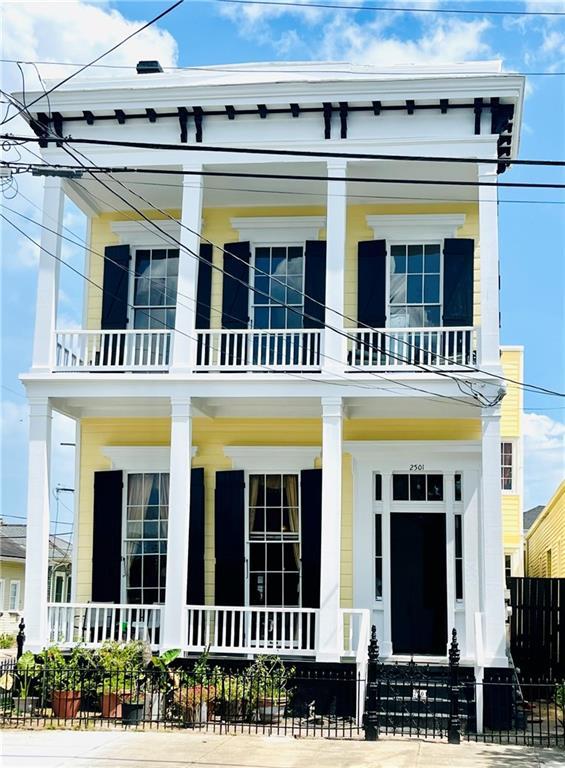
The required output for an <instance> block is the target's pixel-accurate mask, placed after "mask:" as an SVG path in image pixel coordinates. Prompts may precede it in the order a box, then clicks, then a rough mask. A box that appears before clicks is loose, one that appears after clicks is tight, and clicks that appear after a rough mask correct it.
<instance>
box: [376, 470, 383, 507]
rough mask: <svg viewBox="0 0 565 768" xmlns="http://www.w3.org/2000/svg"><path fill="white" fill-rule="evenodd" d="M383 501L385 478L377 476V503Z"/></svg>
mask: <svg viewBox="0 0 565 768" xmlns="http://www.w3.org/2000/svg"><path fill="white" fill-rule="evenodd" d="M382 500H383V478H382V475H375V501H382Z"/></svg>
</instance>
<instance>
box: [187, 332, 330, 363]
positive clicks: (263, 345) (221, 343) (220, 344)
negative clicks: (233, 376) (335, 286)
mask: <svg viewBox="0 0 565 768" xmlns="http://www.w3.org/2000/svg"><path fill="white" fill-rule="evenodd" d="M320 349H321V331H320V330H317V329H315V328H305V329H296V330H290V329H277V330H270V329H266V330H263V329H257V328H255V329H243V330H225V329H217V330H216V329H214V330H205V331H198V345H197V352H196V370H201V371H262V372H263V373H265V368H269V369H274V370H280V371H291V370H297V371H304V370H319V368H320Z"/></svg>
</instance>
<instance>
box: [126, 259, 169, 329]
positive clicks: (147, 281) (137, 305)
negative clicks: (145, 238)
mask: <svg viewBox="0 0 565 768" xmlns="http://www.w3.org/2000/svg"><path fill="white" fill-rule="evenodd" d="M134 259H135V262H134V275H133V291H132V295H133V301H132V304H133V327H134V328H153V329H156V330H158V329H166V328H174V327H175V306H176V302H177V276H178V268H179V251H178V249H177V248H152V249H137V250H136V251H135V256H134Z"/></svg>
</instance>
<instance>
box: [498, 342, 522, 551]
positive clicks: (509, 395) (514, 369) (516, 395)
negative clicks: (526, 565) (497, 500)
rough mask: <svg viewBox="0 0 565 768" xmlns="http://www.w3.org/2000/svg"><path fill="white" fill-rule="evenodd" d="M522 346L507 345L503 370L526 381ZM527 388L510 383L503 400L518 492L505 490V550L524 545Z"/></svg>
mask: <svg viewBox="0 0 565 768" xmlns="http://www.w3.org/2000/svg"><path fill="white" fill-rule="evenodd" d="M523 359H524V352H523V349H522V348H513V347H512V348H503V349H502V354H501V363H502V371H503V374H504V376H505V377H506V378H507V379H513V380H514V381H523ZM523 400H524V398H523V390H522V389H521V387H519V386H517V385H516V384H512V383H511V382H507V389H506V395H505V397H504V399H503V400H502V405H501V416H500V437H501V440H502V441H504V440H508V441H512V442H513V445H514V482H515V485H514V491H515V492H514V493H508V492H506V491H505V492H503V493H502V525H503V542H504V549H505V551H507V552H509V551H511V550H515V549H517V548H519V547H521V545H522V538H523V531H522V525H523V521H522V515H523V504H522V495H521V473H522V467H521V462H522V456H521V451H522V448H521V438H522V411H523Z"/></svg>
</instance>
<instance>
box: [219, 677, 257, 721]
mask: <svg viewBox="0 0 565 768" xmlns="http://www.w3.org/2000/svg"><path fill="white" fill-rule="evenodd" d="M214 672H215V675H216V679H215V684H214V687H215V690H216V696H217V710H218V714H219V715H220V717H221V718H222V720H226V721H230V720H242V719H243V717H244V715H245V710H246V704H247V702H248V701H249V678H248V677H247V676H246V675H245V674H244V673H240V672H236V673H235V674H234V673H232V672H223V671H220V670H219V669H216V670H214Z"/></svg>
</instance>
